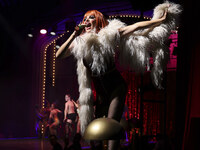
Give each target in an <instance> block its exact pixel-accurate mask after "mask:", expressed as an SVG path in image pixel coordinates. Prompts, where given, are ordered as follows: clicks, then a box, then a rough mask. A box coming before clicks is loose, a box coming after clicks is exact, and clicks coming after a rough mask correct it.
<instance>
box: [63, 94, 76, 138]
mask: <svg viewBox="0 0 200 150" xmlns="http://www.w3.org/2000/svg"><path fill="white" fill-rule="evenodd" d="M76 120H77V113H76V107H75V105H74V102H73V101H72V99H71V97H70V95H68V94H66V95H65V110H64V120H63V122H64V123H65V133H66V138H70V139H73V137H74V135H75V132H76V131H75V123H76Z"/></svg>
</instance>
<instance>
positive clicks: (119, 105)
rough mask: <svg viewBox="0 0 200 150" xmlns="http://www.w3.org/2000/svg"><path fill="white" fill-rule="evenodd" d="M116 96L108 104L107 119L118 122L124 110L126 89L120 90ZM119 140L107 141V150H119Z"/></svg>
mask: <svg viewBox="0 0 200 150" xmlns="http://www.w3.org/2000/svg"><path fill="white" fill-rule="evenodd" d="M116 93H117V94H116V95H118V96H116V97H114V98H113V99H112V101H111V103H110V107H109V110H108V118H112V119H115V120H117V121H120V119H121V116H122V113H123V110H124V102H125V97H126V89H124V91H123V90H120V91H119V92H116ZM119 142H120V140H109V141H108V149H109V150H117V149H118V148H119Z"/></svg>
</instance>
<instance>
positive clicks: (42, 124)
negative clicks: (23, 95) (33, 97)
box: [35, 105, 50, 138]
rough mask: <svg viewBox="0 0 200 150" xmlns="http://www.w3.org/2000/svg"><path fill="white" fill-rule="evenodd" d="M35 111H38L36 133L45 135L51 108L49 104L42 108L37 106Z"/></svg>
mask: <svg viewBox="0 0 200 150" xmlns="http://www.w3.org/2000/svg"><path fill="white" fill-rule="evenodd" d="M35 112H36V126H35V129H36V134H37V136H38V137H40V138H41V137H42V136H43V135H45V134H46V126H47V125H48V118H49V113H50V109H49V106H48V105H47V107H46V108H40V109H39V106H35ZM42 128H43V130H42Z"/></svg>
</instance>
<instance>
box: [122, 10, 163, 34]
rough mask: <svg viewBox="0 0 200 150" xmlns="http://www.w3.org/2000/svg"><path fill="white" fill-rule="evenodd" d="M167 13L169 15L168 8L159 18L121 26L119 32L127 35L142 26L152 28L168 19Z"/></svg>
mask: <svg viewBox="0 0 200 150" xmlns="http://www.w3.org/2000/svg"><path fill="white" fill-rule="evenodd" d="M166 15H167V10H166V11H165V13H164V14H163V16H162V17H161V18H159V19H154V20H150V21H140V22H137V23H134V24H132V25H129V26H126V27H123V28H120V29H119V32H120V34H121V36H125V35H128V34H131V33H133V32H134V31H136V30H139V29H141V28H145V27H148V28H151V27H153V26H157V25H159V24H161V23H162V22H163V21H164V20H165V19H166Z"/></svg>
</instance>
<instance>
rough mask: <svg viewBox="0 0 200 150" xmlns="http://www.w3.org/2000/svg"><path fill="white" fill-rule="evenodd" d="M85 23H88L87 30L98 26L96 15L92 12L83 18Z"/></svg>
mask: <svg viewBox="0 0 200 150" xmlns="http://www.w3.org/2000/svg"><path fill="white" fill-rule="evenodd" d="M83 24H86V25H87V27H85V31H86V32H90V31H91V30H93V29H94V28H95V27H96V18H95V16H94V15H92V14H90V15H88V16H85V18H84V19H83Z"/></svg>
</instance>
